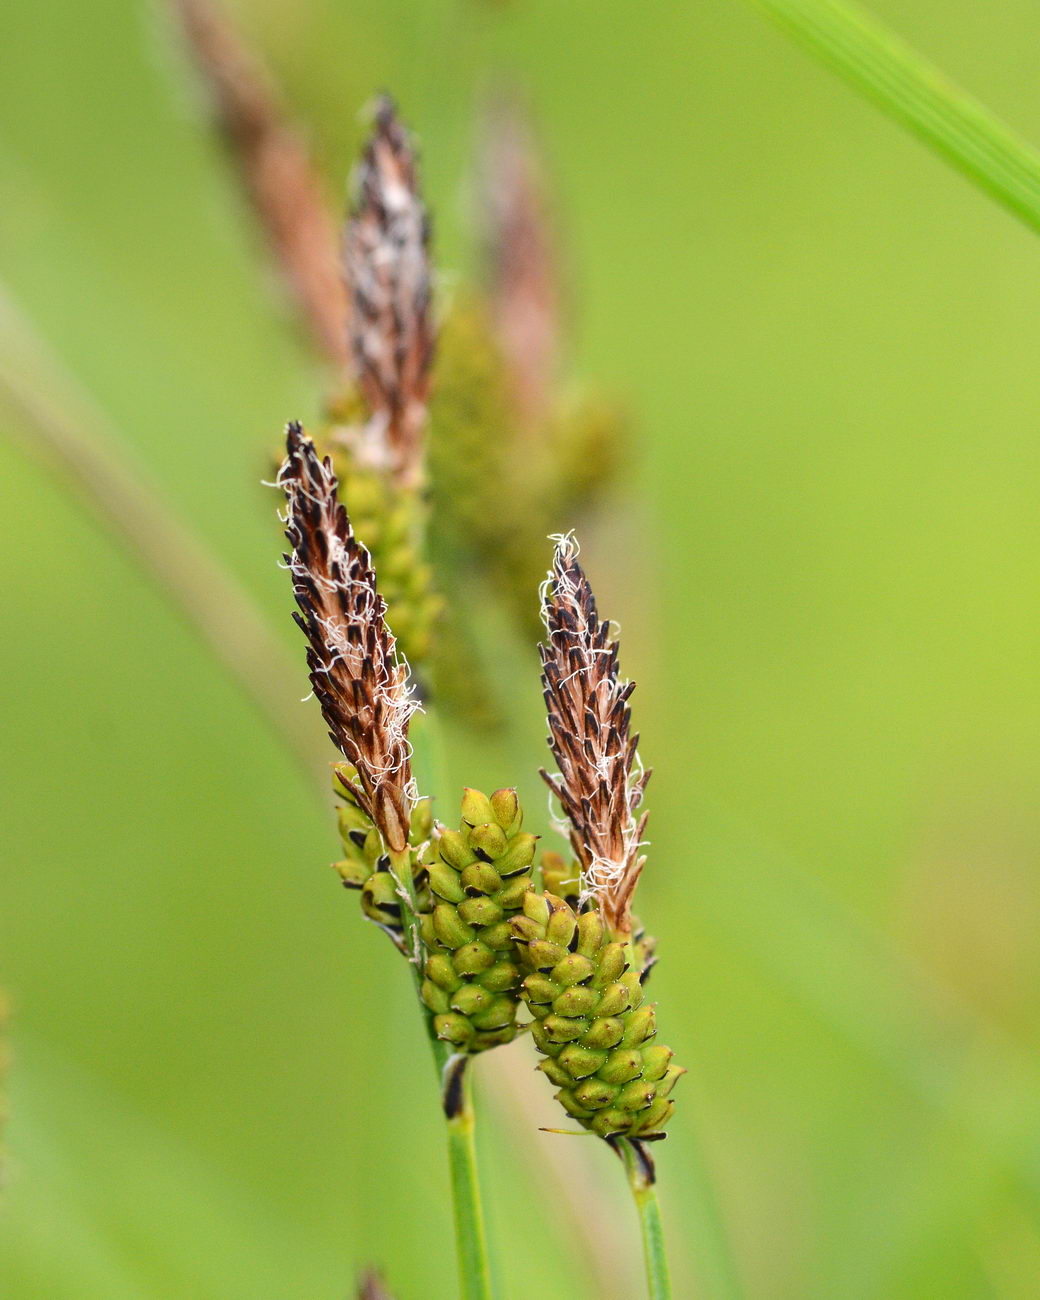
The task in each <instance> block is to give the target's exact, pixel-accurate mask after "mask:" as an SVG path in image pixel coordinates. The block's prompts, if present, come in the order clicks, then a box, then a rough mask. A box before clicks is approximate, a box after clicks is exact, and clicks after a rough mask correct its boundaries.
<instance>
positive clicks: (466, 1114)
mask: <svg viewBox="0 0 1040 1300" xmlns="http://www.w3.org/2000/svg"><path fill="white" fill-rule="evenodd" d="M413 728H414V745H415V750H416V756H417V758H418V759H419V763H420V765H421V767H422V770H423V779H424V781H426V782H427V783H429V785H430V788H433V789H438V788H439V786H438V784H437V782H438V781H439V771H438V768H439V766H440V763H439V758H438V752H439V751H438V738H437V736H436V734H435V727H434V724H433V722H432V720H431V718H430V717H429V716H428V715H420V716H418V717H417V718H415V719H413ZM391 867H392V870H393V871H394V873H395V875H396V876H397V879H398V883H399V885H400V886H401V893H402V898H401V918H402V922H403V924H404V934H405V942H406V945H407V948H408V956H409V965H410V966H411V968H412V976H413V978H414V980H415V987H416V993H417V994H418V992H419V988H420V986H421V984H422V969H421V960H420V954H421V953H422V943H421V940H420V937H419V928H418V918H417V916H416V912H415V895H414V886H413V883H412V880H411V861H410V854H408V853H405V854H402V855H394V854H391ZM404 895H407V897H404ZM419 1008H420V1010H421V1011H422V1012H423V1019H424V1021H425V1024H426V1031H427V1034H428V1035H429V1039H430V1050H431V1051H432V1053H433V1060H434V1065H435V1066H436V1069H437V1078H438V1082H439V1084H440V1096H441V1107H442V1109H443V1111H444V1120H445V1124H446V1127H447V1133H448V1172H449V1178H450V1182H451V1199H452V1208H453V1213H454V1219H455V1252H456V1256H457V1259H458V1268H459V1296H460V1298H461V1300H492V1297H493V1295H494V1291H493V1288H492V1285H491V1263H490V1255H489V1252H488V1240H487V1226H486V1223H485V1218H484V1201H483V1197H482V1195H481V1190H480V1172H479V1168H478V1165H477V1150H476V1141H475V1135H476V1116H475V1113H474V1109H473V1090H472V1081H471V1079H470V1071H469V1062H470V1058H469V1057H468V1056H464V1055H459V1054H457V1053H454V1052H453V1051H452V1049H451V1045H450V1044H449V1043H445V1042H444V1041H443V1040H441V1039H439V1038H438V1037H437V1036H436V1034H435V1033H434V1032H433V1017H432V1015H430V1013H429V1012H427V1011H426V1010H425V1008H424V1007H423V1004H422V1002H421V1001H420V1002H419Z"/></svg>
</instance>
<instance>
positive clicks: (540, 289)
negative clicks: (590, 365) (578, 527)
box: [479, 96, 560, 421]
mask: <svg viewBox="0 0 1040 1300" xmlns="http://www.w3.org/2000/svg"><path fill="white" fill-rule="evenodd" d="M482 137H483V138H482V140H481V149H480V164H479V204H480V218H481V224H482V226H483V234H484V244H485V258H486V263H487V276H488V281H489V294H490V299H491V308H492V313H493V318H494V323H495V329H496V333H497V335H498V341H499V346H500V348H501V350H502V355H503V357H504V359H505V362H506V366H507V368H508V371H509V377H510V383H511V386H512V389H513V396H514V400H515V402H516V405H517V409H518V411H519V412H520V414H521V417H522V418H524V419H526V420H529V421H537V420H540V419H541V418H542V417H543V416H544V415H545V414H546V412H547V411H548V409H549V406H550V403H551V399H552V392H553V387H554V384H555V381H556V369H557V362H558V352H559V334H560V294H559V284H558V267H557V259H556V255H555V248H554V240H553V234H552V226H551V222H550V219H549V208H548V202H547V198H546V192H547V185H546V181H545V175H544V170H543V167H542V161H541V158H540V156H539V152H538V149H537V146H536V143H535V139H534V134H533V132H532V130H531V127H530V123H529V122H528V120H527V117H526V116H525V114H524V112H523V111H522V108H521V106H520V103H519V101H518V100H517V99H516V98H514V97H507V96H499V97H498V98H496V99H495V100H493V101H492V102H491V103H489V105H488V106H487V108H486V110H485V114H484V124H483V132H482Z"/></svg>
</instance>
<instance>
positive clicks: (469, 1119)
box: [434, 1044, 494, 1300]
mask: <svg viewBox="0 0 1040 1300" xmlns="http://www.w3.org/2000/svg"><path fill="white" fill-rule="evenodd" d="M438 1046H439V1047H440V1048H444V1049H445V1050H446V1049H447V1044H439V1045H438ZM439 1055H441V1053H440V1051H438V1047H435V1048H434V1056H435V1057H436V1056H439ZM468 1065H469V1058H468V1057H465V1056H454V1057H449V1059H448V1061H447V1063H446V1066H445V1070H444V1091H443V1097H444V1113H445V1117H446V1121H447V1128H448V1166H449V1170H450V1174H451V1198H452V1203H453V1205H454V1210H455V1247H456V1252H457V1255H458V1261H459V1296H460V1298H461V1300H492V1296H493V1295H494V1288H493V1287H492V1284H491V1261H490V1256H489V1254H488V1243H487V1227H486V1224H485V1222H484V1202H483V1198H482V1196H481V1192H480V1177H479V1173H478V1167H477V1148H476V1141H475V1135H476V1121H475V1117H474V1111H473V1091H472V1081H471V1079H470V1072H469V1068H468Z"/></svg>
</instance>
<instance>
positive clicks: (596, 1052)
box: [513, 890, 684, 1138]
mask: <svg viewBox="0 0 1040 1300" xmlns="http://www.w3.org/2000/svg"><path fill="white" fill-rule="evenodd" d="M513 933H514V935H515V936H516V939H517V941H518V944H519V946H520V952H521V961H522V963H523V965H524V966H525V967H526V969H527V970H528V971H529V974H528V975H526V977H525V978H524V981H523V983H522V985H521V987H520V996H521V997H522V998H523V1000H524V1002H526V1003H527V1005H528V1007H529V1008H530V1010H531V1014H532V1016H533V1017H534V1020H533V1023H532V1025H531V1035H532V1037H533V1038H534V1041H535V1045H536V1046H537V1048H538V1050H539V1051H540V1052H542V1053H543V1055H544V1056H545V1058H546V1059H545V1060H544V1061H542V1062H541V1064H540V1065H539V1067H538V1068H539V1069H540V1070H542V1072H543V1073H544V1074H546V1075H547V1076H548V1077H549V1079H551V1080H552V1082H553V1083H555V1084H556V1086H557V1087H558V1088H559V1089H560V1091H559V1092H558V1093H557V1094H556V1096H557V1099H558V1100H559V1102H560V1104H561V1105H562V1106H563V1108H564V1109H565V1110H566V1111H567V1112H568V1114H570V1115H572V1116H573V1117H574V1118H575V1119H576V1120H578V1121H579V1122H580V1123H581V1124H582V1125H583V1126H584V1127H585V1128H587V1129H590V1130H591V1131H592V1132H593V1133H597V1134H599V1136H600V1137H603V1138H609V1137H615V1136H624V1137H632V1138H650V1137H656V1136H657V1135H658V1134H660V1133H661V1132H662V1130H663V1129H664V1126H665V1125H666V1124H667V1123H668V1120H669V1118H670V1117H671V1114H672V1111H673V1109H674V1102H672V1101H671V1100H669V1096H668V1094H669V1093H670V1092H671V1090H672V1088H673V1087H674V1086H675V1082H676V1080H677V1079H678V1078H679V1077H680V1076H681V1075H682V1074H683V1073H684V1071H683V1070H682V1069H680V1067H679V1066H676V1065H672V1064H671V1060H672V1050H671V1048H669V1047H659V1046H655V1045H654V1044H653V1043H652V1041H651V1040H652V1039H653V1037H654V1035H655V1034H656V1032H657V1023H656V1016H655V1010H654V1007H653V1006H652V1005H651V1004H648V1003H645V1002H644V1000H643V985H642V977H643V974H644V965H643V949H642V946H641V944H640V942H639V941H632V940H631V939H629V940H628V941H627V942H623V941H622V940H620V939H616V938H614V937H612V936H611V935H610V933H609V932H608V930H607V927H606V925H605V924H604V921H603V918H602V917H601V916H600V914H599V912H598V911H596V910H595V909H594V908H593V909H590V910H587V911H583V912H580V913H578V912H575V911H574V909H573V908H572V907H570V906H569V904H567V903H566V902H564V900H563V899H562V898H557V897H556V896H555V895H553V894H539V893H536V892H535V891H533V890H532V891H531V893H529V894H528V895H527V897H526V898H525V899H524V905H523V914H522V915H521V916H518V917H516V918H515V919H514V921H513Z"/></svg>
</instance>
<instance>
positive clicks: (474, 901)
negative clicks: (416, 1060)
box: [421, 789, 565, 1052]
mask: <svg viewBox="0 0 1040 1300" xmlns="http://www.w3.org/2000/svg"><path fill="white" fill-rule="evenodd" d="M522 821H523V813H522V811H521V809H520V804H519V801H518V800H517V797H516V791H515V790H511V789H504V790H496V791H495V792H494V794H493V795H491V797H490V798H489V797H488V796H487V795H485V794H483V793H482V792H481V791H479V790H469V789H467V790H466V791H465V792H464V794H463V798H462V818H461V823H460V828H459V830H457V831H454V830H442V831H441V832H440V834H439V835H438V836H436V837H435V839H434V841H433V843H432V844H431V853H432V855H433V860H432V861H431V862H430V863H429V866H428V872H429V887H430V891H431V894H432V911H431V912H430V913H429V915H428V916H424V917H423V918H422V923H421V928H422V935H423V939H424V942H425V943H426V946H427V948H428V950H429V952H428V957H427V961H426V969H425V976H426V980H425V983H424V986H423V994H422V996H423V1001H424V1002H425V1003H426V1006H427V1007H428V1008H429V1010H430V1011H432V1012H433V1013H434V1030H435V1032H436V1033H437V1034H438V1035H439V1036H440V1037H441V1038H444V1039H445V1040H446V1041H447V1042H450V1043H452V1044H453V1045H454V1046H455V1047H457V1048H459V1049H460V1050H463V1051H467V1052H481V1051H484V1050H485V1049H487V1048H489V1047H494V1046H496V1045H498V1044H499V1043H504V1042H509V1040H510V1039H511V1038H513V1037H514V1036H515V1034H516V1014H517V1010H518V1007H519V993H518V988H519V984H520V979H521V971H520V967H519V961H518V956H519V954H518V950H517V945H516V940H515V938H514V935H513V927H512V922H513V920H514V919H515V918H517V917H521V919H522V912H521V909H522V908H523V906H524V904H525V902H526V898H527V895H528V892H529V890H530V885H531V863H532V862H533V860H534V843H535V837H534V836H533V835H527V834H524V833H523V832H522V831H521V830H520V826H521V824H522ZM559 955H560V956H561V957H562V956H564V955H565V953H564V951H563V949H560V950H559ZM445 992H447V993H448V1000H447V1006H446V1005H445V997H444V994H445ZM460 1022H462V1023H460Z"/></svg>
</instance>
